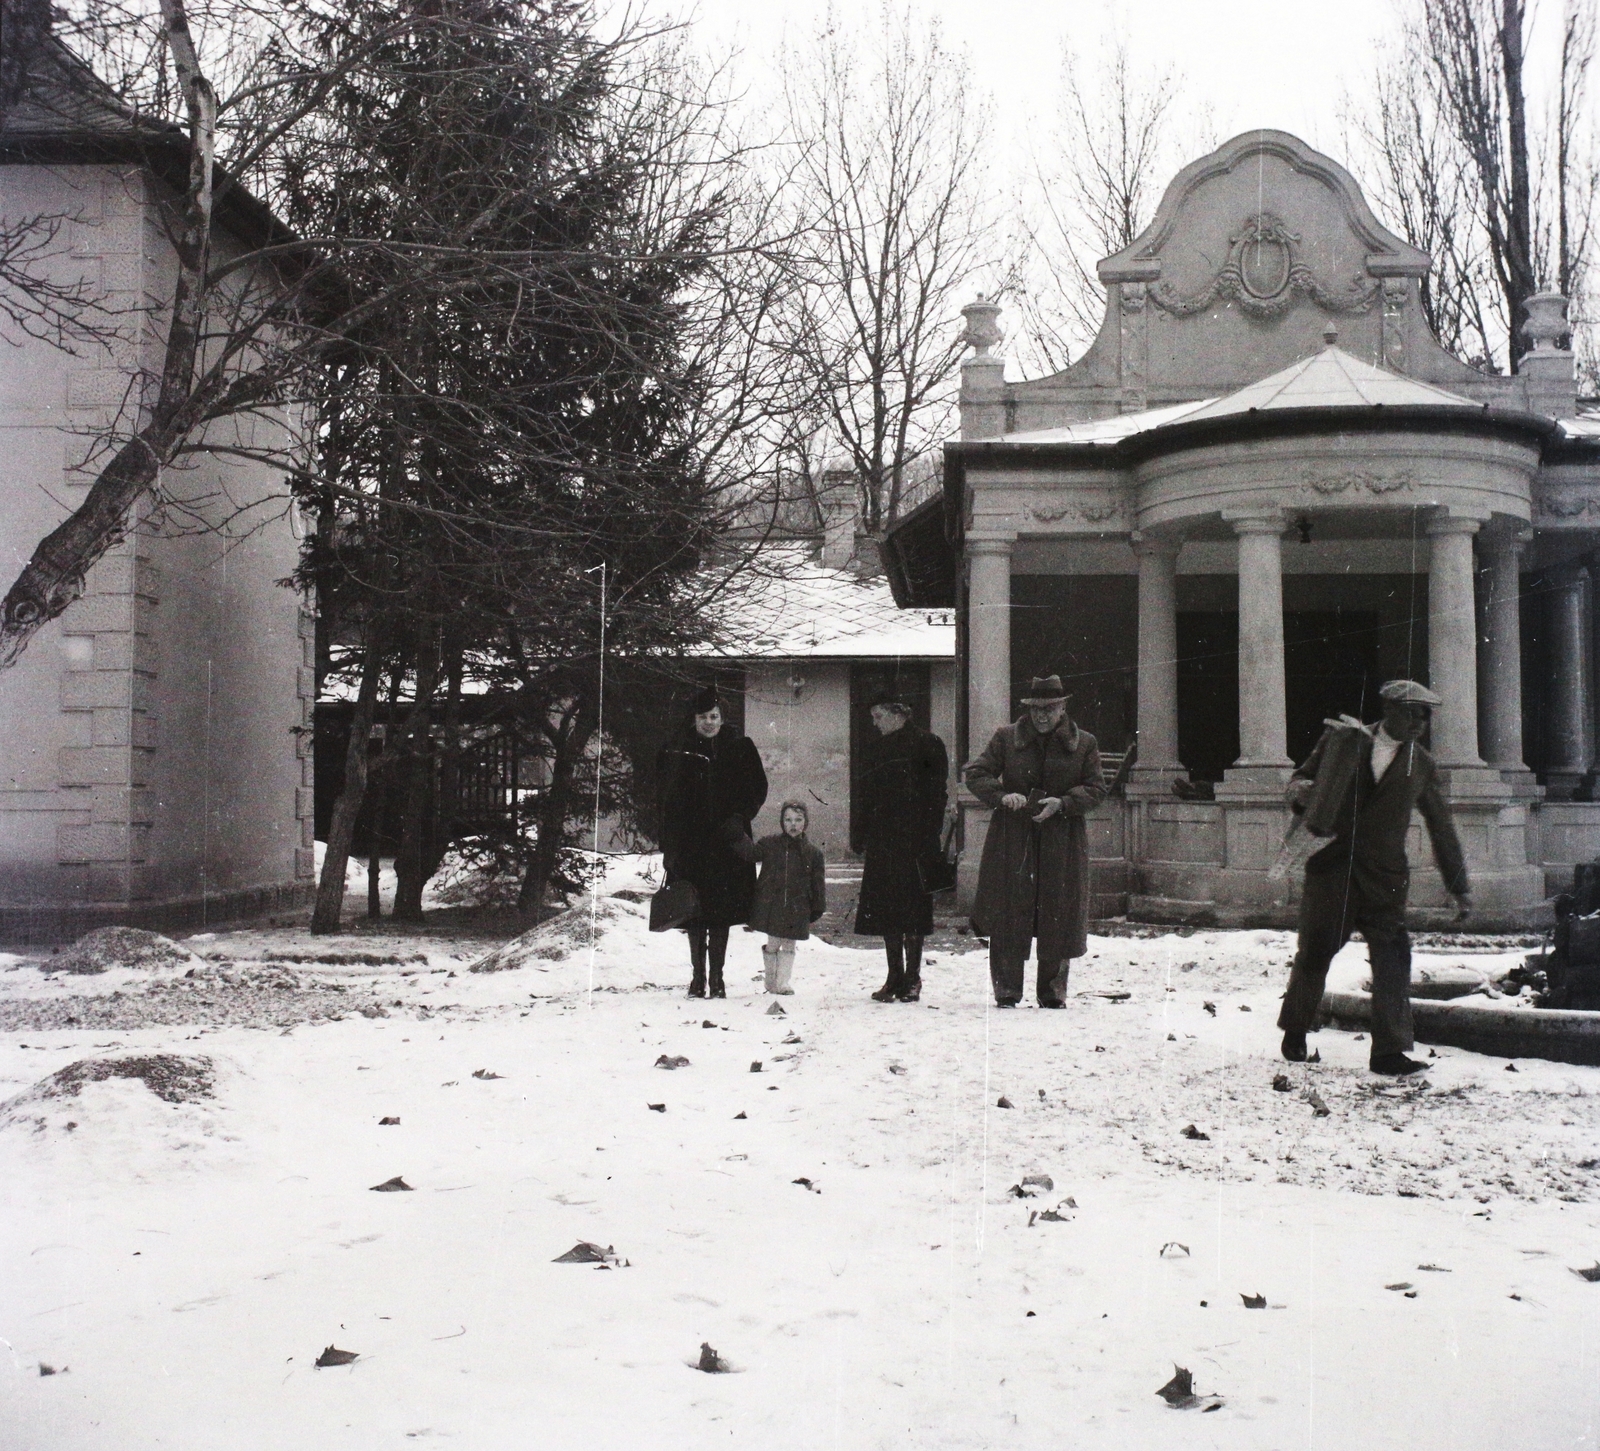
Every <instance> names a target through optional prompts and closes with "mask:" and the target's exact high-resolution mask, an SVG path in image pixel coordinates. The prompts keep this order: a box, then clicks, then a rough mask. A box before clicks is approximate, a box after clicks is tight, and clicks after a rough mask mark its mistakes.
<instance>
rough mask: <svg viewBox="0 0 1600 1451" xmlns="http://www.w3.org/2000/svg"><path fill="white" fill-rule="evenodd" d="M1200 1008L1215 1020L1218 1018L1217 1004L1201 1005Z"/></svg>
mask: <svg viewBox="0 0 1600 1451" xmlns="http://www.w3.org/2000/svg"><path fill="white" fill-rule="evenodd" d="M1200 1006H1201V1007H1202V1008H1204V1009H1205V1010H1206V1011H1207V1012H1208V1013H1210V1014H1211V1016H1212V1017H1213V1018H1214V1017H1216V1015H1217V1005H1216V1004H1215V1003H1201V1004H1200Z"/></svg>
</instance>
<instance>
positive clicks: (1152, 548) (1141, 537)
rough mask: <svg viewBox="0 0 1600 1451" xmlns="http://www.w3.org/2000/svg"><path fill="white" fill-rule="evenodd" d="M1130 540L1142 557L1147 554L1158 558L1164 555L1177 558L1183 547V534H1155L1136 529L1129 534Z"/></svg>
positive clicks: (1135, 551)
mask: <svg viewBox="0 0 1600 1451" xmlns="http://www.w3.org/2000/svg"><path fill="white" fill-rule="evenodd" d="M1128 542H1129V543H1130V544H1132V545H1133V552H1134V553H1135V554H1136V555H1137V556H1138V557H1139V558H1140V559H1143V558H1145V556H1146V555H1149V556H1152V557H1154V558H1157V559H1159V558H1161V557H1162V556H1167V557H1169V558H1173V559H1176V558H1177V557H1178V553H1179V551H1180V550H1181V549H1182V548H1183V536H1182V535H1181V534H1153V533H1150V532H1149V531H1148V530H1143V529H1135V530H1134V531H1133V533H1132V534H1131V535H1129V537H1128Z"/></svg>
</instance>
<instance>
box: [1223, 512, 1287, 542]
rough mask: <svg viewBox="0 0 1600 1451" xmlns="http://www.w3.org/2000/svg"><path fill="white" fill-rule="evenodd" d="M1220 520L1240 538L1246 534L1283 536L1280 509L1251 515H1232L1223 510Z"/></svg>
mask: <svg viewBox="0 0 1600 1451" xmlns="http://www.w3.org/2000/svg"><path fill="white" fill-rule="evenodd" d="M1222 518H1223V521H1224V522H1225V523H1226V524H1228V525H1229V526H1230V527H1231V528H1232V529H1233V532H1234V533H1235V534H1237V535H1239V536H1241V537H1243V536H1244V535H1246V534H1275V535H1278V536H1280V537H1281V536H1282V534H1283V510H1281V509H1273V510H1271V511H1269V512H1263V513H1253V514H1233V513H1230V512H1228V511H1227V510H1224V511H1223V515H1222Z"/></svg>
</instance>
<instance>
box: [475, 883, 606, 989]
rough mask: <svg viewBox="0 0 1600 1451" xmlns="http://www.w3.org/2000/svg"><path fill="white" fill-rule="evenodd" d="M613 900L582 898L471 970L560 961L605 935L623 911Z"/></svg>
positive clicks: (487, 969) (501, 970) (504, 969)
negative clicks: (586, 899)
mask: <svg viewBox="0 0 1600 1451" xmlns="http://www.w3.org/2000/svg"><path fill="white" fill-rule="evenodd" d="M621 910H622V909H620V908H618V907H617V906H616V905H614V904H613V903H612V902H610V901H608V900H605V899H602V900H601V901H600V902H599V903H598V904H596V903H593V902H590V901H583V902H580V903H579V904H578V905H577V906H576V907H569V908H567V910H566V911H565V912H558V913H557V914H556V915H555V916H554V917H551V918H549V919H547V920H546V921H544V922H541V923H540V924H539V925H538V926H537V927H535V928H532V929H531V930H530V931H527V932H524V933H523V934H522V935H521V936H520V937H513V938H512V939H511V941H509V942H507V943H505V944H504V945H502V946H500V947H497V948H495V950H494V951H493V952H491V953H489V954H488V955H487V956H486V957H481V958H479V959H478V961H476V962H475V963H473V964H472V966H471V968H470V969H469V971H471V972H509V971H511V970H513V969H515V968H519V967H526V966H527V965H528V963H529V962H535V961H536V962H561V961H562V960H564V959H565V958H566V956H567V954H568V953H570V952H571V951H572V950H573V949H574V948H576V947H589V946H591V945H592V944H594V943H597V942H599V941H600V939H601V938H603V937H604V936H605V934H606V927H607V925H608V924H609V923H612V922H614V921H616V919H617V917H618V915H619V913H620V911H621Z"/></svg>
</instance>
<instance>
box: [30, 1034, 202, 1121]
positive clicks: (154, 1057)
mask: <svg viewBox="0 0 1600 1451" xmlns="http://www.w3.org/2000/svg"><path fill="white" fill-rule="evenodd" d="M115 1078H123V1079H131V1080H134V1081H137V1082H139V1083H142V1084H143V1085H144V1086H145V1087H146V1088H148V1089H149V1090H150V1092H151V1093H153V1094H154V1095H155V1096H156V1097H157V1098H159V1099H160V1100H161V1101H162V1102H163V1103H170V1104H183V1103H198V1102H200V1101H201V1100H202V1099H209V1098H214V1097H215V1096H216V1075H215V1072H214V1069H213V1065H212V1062H211V1060H210V1059H209V1058H203V1057H192V1058H186V1057H184V1056H183V1055H182V1054H179V1053H145V1054H139V1055H135V1056H131V1057H126V1058H80V1059H78V1061H77V1062H76V1063H69V1064H67V1066H66V1067H65V1068H58V1069H57V1070H56V1071H55V1072H54V1073H52V1074H51V1075H50V1076H49V1077H48V1078H41V1079H40V1080H39V1081H38V1082H37V1083H36V1084H34V1085H33V1087H32V1088H27V1089H24V1090H23V1091H22V1092H21V1093H19V1094H17V1095H16V1096H15V1097H14V1098H9V1099H7V1100H6V1101H5V1102H4V1103H0V1125H6V1124H16V1123H29V1124H31V1125H32V1126H33V1127H34V1128H35V1129H40V1128H43V1127H44V1126H45V1124H46V1122H47V1120H46V1118H45V1117H44V1116H43V1115H41V1114H40V1112H39V1111H40V1110H41V1109H48V1108H49V1107H51V1106H52V1105H55V1104H59V1103H60V1102H61V1101H63V1100H66V1099H75V1098H77V1097H78V1096H79V1095H80V1094H81V1093H82V1092H83V1089H84V1085H86V1084H90V1083H105V1082H107V1081H108V1080H110V1079H115ZM66 1127H68V1128H76V1127H77V1124H76V1123H70V1124H67V1125H66Z"/></svg>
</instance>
